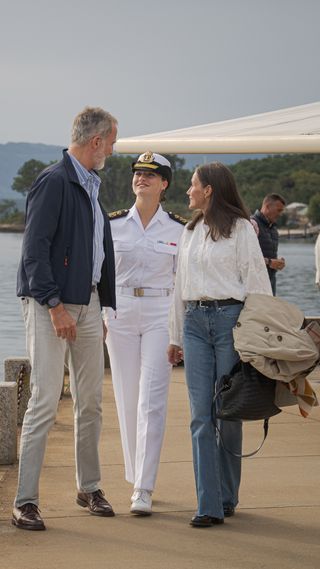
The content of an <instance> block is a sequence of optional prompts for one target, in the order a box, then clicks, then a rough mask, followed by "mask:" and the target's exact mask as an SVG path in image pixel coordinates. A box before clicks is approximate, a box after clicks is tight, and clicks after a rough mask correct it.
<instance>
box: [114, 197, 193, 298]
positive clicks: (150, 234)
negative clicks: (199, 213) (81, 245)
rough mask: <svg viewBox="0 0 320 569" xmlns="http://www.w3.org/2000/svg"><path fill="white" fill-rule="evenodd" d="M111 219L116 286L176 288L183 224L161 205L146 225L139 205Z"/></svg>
mask: <svg viewBox="0 0 320 569" xmlns="http://www.w3.org/2000/svg"><path fill="white" fill-rule="evenodd" d="M110 221H111V231H112V237H113V243H114V252H115V263H116V286H117V287H119V286H121V287H145V288H160V289H172V288H173V285H174V273H175V270H176V259H177V253H178V246H179V241H180V237H181V234H182V232H183V228H184V227H183V225H182V224H180V223H178V222H176V221H174V220H173V219H171V218H170V217H169V215H168V214H167V213H166V212H165V211H163V209H162V207H161V206H159V208H158V210H157V212H156V213H155V215H154V216H153V218H152V219H151V221H150V223H149V224H148V225H147V227H146V228H144V227H143V225H142V223H141V219H140V216H139V213H138V211H137V209H136V206H135V205H134V206H133V207H132V208H131V209H130V210H129V213H128V214H127V215H126V216H124V217H119V218H115V219H112V218H111V220H110Z"/></svg>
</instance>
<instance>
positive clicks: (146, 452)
mask: <svg viewBox="0 0 320 569" xmlns="http://www.w3.org/2000/svg"><path fill="white" fill-rule="evenodd" d="M132 171H133V173H134V174H133V182H132V188H133V192H134V194H135V196H136V201H135V204H134V205H133V207H132V208H131V209H130V210H123V211H120V212H115V213H112V214H110V216H109V217H110V221H111V230H112V237H113V240H114V250H115V259H116V287H117V288H116V293H117V311H116V313H114V311H113V310H112V309H111V310H109V309H107V311H106V313H105V320H106V325H107V328H108V333H107V339H106V342H107V347H108V352H109V357H110V365H111V372H112V381H113V387H114V393H115V399H116V405H117V411H118V417H119V423H120V432H121V441H122V448H123V454H124V462H125V477H126V480H127V481H128V482H130V483H131V484H133V487H134V492H133V495H132V498H131V502H132V504H131V512H132V513H134V514H138V515H150V514H151V513H152V498H151V495H152V491H153V490H154V486H155V481H156V477H157V471H158V466H159V462H160V452H161V446H162V441H163V435H164V429H165V420H166V410H167V398H168V388H169V380H170V375H171V365H170V364H169V363H168V360H167V355H166V350H167V346H168V342H169V334H168V317H169V309H170V306H171V302H172V291H173V286H174V273H175V269H176V262H177V252H178V244H179V239H180V236H181V234H182V231H183V225H184V223H185V220H182V218H180V217H179V216H177V215H175V214H168V213H166V212H165V211H164V210H163V209H162V207H161V205H160V201H162V200H163V198H164V193H165V191H166V189H167V188H168V186H169V184H170V182H171V177H172V172H171V165H170V162H169V161H168V160H167V159H166V158H164V157H163V156H161V155H159V154H152V153H151V152H146V153H145V154H142V155H141V156H139V158H138V160H137V161H136V162H134V163H133V165H132Z"/></svg>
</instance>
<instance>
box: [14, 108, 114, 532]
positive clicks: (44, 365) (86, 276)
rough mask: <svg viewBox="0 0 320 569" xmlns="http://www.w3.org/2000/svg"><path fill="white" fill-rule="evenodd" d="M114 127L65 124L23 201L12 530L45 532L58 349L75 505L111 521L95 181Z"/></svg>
mask: <svg viewBox="0 0 320 569" xmlns="http://www.w3.org/2000/svg"><path fill="white" fill-rule="evenodd" d="M116 136H117V121H116V119H115V118H114V117H113V116H112V115H110V113H107V112H106V111H104V110H103V109H101V108H91V107H87V108H85V109H84V110H83V111H82V112H80V113H79V114H78V115H77V116H76V118H75V120H74V123H73V129H72V139H71V144H70V146H69V149H68V150H64V152H63V158H62V160H61V162H59V163H57V164H53V165H52V166H49V168H47V169H46V170H44V171H43V172H42V173H41V174H40V175H39V177H38V178H37V180H36V181H35V182H34V184H33V186H32V187H31V190H30V192H29V195H28V199H27V208H26V229H25V235H24V240H23V246H22V256H21V261H20V266H19V270H18V281H17V294H18V296H19V297H20V298H21V302H22V309H23V315H24V320H25V325H26V335H27V350H28V355H29V358H30V361H31V366H32V374H31V381H30V384H31V398H30V400H29V404H28V409H27V411H26V414H25V417H24V422H23V426H22V434H21V448H20V468H19V481H18V490H17V495H16V498H15V504H14V509H13V517H12V523H13V524H14V525H15V526H17V527H18V528H21V529H27V530H44V529H46V528H45V524H44V522H43V519H42V518H41V516H40V513H39V508H38V504H39V478H40V472H41V467H42V463H43V457H44V452H45V446H46V440H47V435H48V431H49V429H50V427H51V426H52V424H53V422H54V420H55V416H56V411H57V406H58V401H59V397H60V393H61V387H62V378H63V370H64V360H65V352H66V348H67V347H68V349H69V366H70V383H71V393H72V397H73V401H74V416H75V417H74V418H75V455H76V480H77V487H78V495H77V499H76V501H77V503H78V504H79V505H80V506H83V507H87V508H88V510H89V512H90V513H91V514H93V515H98V516H113V515H114V512H113V509H112V507H111V505H110V504H109V503H108V501H107V500H106V499H105V498H104V493H103V491H102V490H101V488H100V464H99V456H98V442H99V436H100V430H101V399H102V381H103V375H104V357H103V324H102V318H101V306H111V307H113V308H115V276H114V253H113V245H112V239H111V232H110V224H109V220H108V217H107V216H106V214H105V213H104V211H103V209H102V207H101V205H100V203H99V199H98V193H99V185H100V178H99V176H98V174H97V173H96V170H99V169H101V168H103V167H104V163H105V160H106V158H107V156H110V155H111V154H112V150H113V144H114V143H115V141H116Z"/></svg>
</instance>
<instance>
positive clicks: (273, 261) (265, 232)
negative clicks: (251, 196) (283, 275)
mask: <svg viewBox="0 0 320 569" xmlns="http://www.w3.org/2000/svg"><path fill="white" fill-rule="evenodd" d="M285 206H286V202H285V200H284V198H283V197H282V196H280V195H279V194H268V195H267V196H266V197H265V198H264V200H263V202H262V206H261V209H260V210H258V209H257V210H256V211H255V213H254V215H253V216H252V218H251V220H253V222H255V223H256V224H257V226H258V231H257V233H258V239H259V243H260V247H261V251H262V254H263V256H264V259H265V262H266V265H267V269H268V274H269V278H270V283H271V288H272V292H273V295H275V294H276V274H277V271H282V269H283V268H284V267H285V264H286V263H285V260H284V258H283V257H280V258H278V241H279V235H278V230H277V226H276V221H277V219H278V218H279V217H280V215H281V214H282V213H283V210H284V208H285Z"/></svg>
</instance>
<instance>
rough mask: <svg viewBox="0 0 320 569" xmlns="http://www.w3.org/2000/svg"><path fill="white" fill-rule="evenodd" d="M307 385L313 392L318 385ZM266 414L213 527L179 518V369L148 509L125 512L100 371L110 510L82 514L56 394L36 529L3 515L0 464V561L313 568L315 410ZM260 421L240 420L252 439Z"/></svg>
mask: <svg viewBox="0 0 320 569" xmlns="http://www.w3.org/2000/svg"><path fill="white" fill-rule="evenodd" d="M314 386H315V388H316V390H317V392H318V396H319V397H320V383H319V382H318V381H317V382H315V383H314ZM287 409H288V410H287V411H285V412H282V413H281V414H280V415H278V416H276V417H274V418H272V419H271V425H270V432H269V436H268V439H267V441H266V443H265V445H264V447H263V449H262V451H260V453H259V454H258V455H257V456H255V457H254V458H251V459H245V460H244V461H243V481H242V486H241V499H240V504H239V508H238V509H237V512H236V515H235V516H234V517H233V518H229V519H227V520H226V523H225V524H224V525H222V526H216V527H212V528H205V529H196V528H192V527H190V526H189V525H188V522H189V519H190V517H191V516H192V514H193V513H194V511H195V507H196V499H195V492H194V481H193V471H192V462H191V445H190V436H189V426H188V424H189V410H188V402H187V393H186V387H185V384H184V370H183V369H182V368H178V369H176V370H174V372H173V378H172V384H171V388H170V399H169V414H168V421H167V430H166V437H165V442H164V447H163V451H162V457H161V465H160V471H159V477H158V484H157V489H156V492H155V493H154V515H153V516H152V517H150V518H138V517H134V516H132V515H131V514H130V513H129V502H130V496H131V487H130V485H129V484H127V483H126V482H125V481H124V478H123V460H122V453H121V447H120V437H119V429H118V423H117V418H116V412H115V405H114V400H113V394H112V387H111V380H110V375H108V374H107V375H106V379H105V387H104V428H103V436H102V444H101V462H102V479H103V485H102V486H103V488H104V490H105V492H106V496H107V498H108V499H109V500H110V502H111V503H112V505H113V507H114V509H115V511H116V514H117V515H116V517H115V518H98V517H93V516H90V515H89V514H88V513H87V512H86V510H85V509H82V508H80V507H79V506H77V505H76V503H75V496H76V489H75V483H74V457H73V426H72V402H71V399H70V398H69V397H64V398H63V400H62V401H61V403H60V407H59V414H58V418H57V421H56V424H55V426H54V428H53V430H52V431H51V433H50V437H49V442H48V448H47V454H46V458H45V466H44V469H43V474H42V478H41V504H40V507H41V510H42V514H43V516H44V519H45V521H46V524H47V528H48V530H47V531H46V532H27V531H22V530H18V529H16V528H14V527H13V526H11V523H10V516H11V502H12V499H13V495H14V492H15V487H16V480H17V466H16V465H15V466H12V467H1V466H0V481H1V482H0V502H1V504H0V569H20V568H23V569H73V568H75V569H107V568H110V569H126V568H128V569H136V568H139V569H147V568H148V569H160V568H161V569H176V568H177V569H189V568H190V569H191V568H192V569H204V568H206V569H207V568H211V567H212V568H213V569H243V568H244V569H260V568H261V569H262V568H268V569H282V568H283V569H317V568H318V567H319V566H320V408H317V409H316V410H315V411H313V413H312V415H311V417H310V418H309V419H303V418H302V417H300V415H299V413H298V411H297V409H296V408H295V407H290V408H287ZM261 435H262V426H261V423H251V424H248V423H247V424H246V425H245V434H244V446H245V450H247V451H249V450H252V449H253V448H255V447H256V446H257V445H258V442H259V441H260V438H261Z"/></svg>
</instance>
